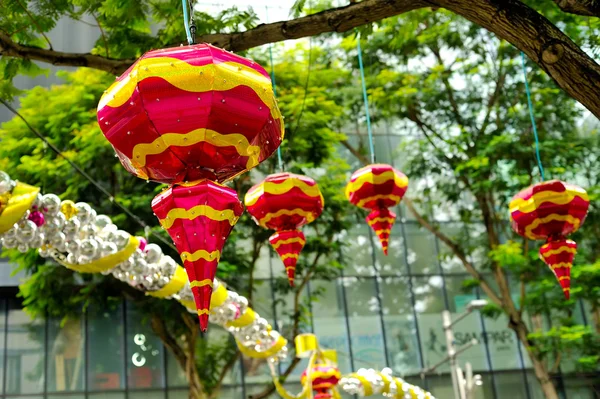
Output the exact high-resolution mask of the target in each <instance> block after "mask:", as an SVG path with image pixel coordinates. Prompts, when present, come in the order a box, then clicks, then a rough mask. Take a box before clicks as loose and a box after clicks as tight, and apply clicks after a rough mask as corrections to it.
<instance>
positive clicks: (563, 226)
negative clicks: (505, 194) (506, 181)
mask: <svg viewBox="0 0 600 399" xmlns="http://www.w3.org/2000/svg"><path fill="white" fill-rule="evenodd" d="M589 205H590V202H589V197H588V195H587V193H586V191H585V190H584V189H583V188H581V187H578V186H575V185H572V184H568V183H565V182H562V181H559V180H551V181H547V182H542V183H538V184H535V185H533V186H531V187H528V188H526V189H525V190H523V191H521V192H520V193H518V194H517V195H515V196H514V197H513V199H512V201H511V202H510V204H509V209H510V218H511V223H512V227H513V229H514V230H515V231H516V232H517V233H518V234H519V235H521V236H523V237H525V238H528V239H530V240H545V241H546V243H545V244H544V245H542V247H541V248H540V258H541V259H542V260H543V261H544V262H545V263H546V264H547V265H548V267H549V268H550V270H552V272H553V273H554V275H555V276H556V278H557V279H558V282H559V284H560V285H561V287H562V289H563V292H564V294H565V297H566V298H567V299H569V296H570V290H571V288H570V287H571V268H572V266H573V259H574V258H575V254H576V253H577V244H576V243H575V241H572V240H568V239H567V238H566V237H567V236H568V235H569V234H571V233H574V232H575V231H577V229H579V227H581V225H582V224H583V222H584V220H585V217H586V215H587V211H588V207H589Z"/></svg>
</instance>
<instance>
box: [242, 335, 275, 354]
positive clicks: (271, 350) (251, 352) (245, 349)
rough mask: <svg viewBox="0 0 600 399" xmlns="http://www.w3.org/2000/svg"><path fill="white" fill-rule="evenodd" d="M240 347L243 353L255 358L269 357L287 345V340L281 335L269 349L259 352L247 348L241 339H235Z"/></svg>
mask: <svg viewBox="0 0 600 399" xmlns="http://www.w3.org/2000/svg"><path fill="white" fill-rule="evenodd" d="M235 342H236V344H237V346H238V348H239V349H240V352H242V354H243V355H244V356H247V357H251V358H253V359H267V358H269V357H271V356H274V355H276V354H277V352H279V351H280V350H281V348H283V347H284V346H285V345H287V340H286V339H285V338H283V336H281V335H280V336H279V338H277V341H275V344H273V346H272V347H270V348H269V349H267V350H266V351H264V352H257V351H255V350H253V349H250V348H247V347H245V346H244V345H242V344H241V343H240V342H239V341H237V340H236V341H235Z"/></svg>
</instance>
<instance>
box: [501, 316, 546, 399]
mask: <svg viewBox="0 0 600 399" xmlns="http://www.w3.org/2000/svg"><path fill="white" fill-rule="evenodd" d="M510 328H511V329H513V330H514V331H515V332H516V333H517V337H519V341H521V343H522V344H523V346H524V347H525V350H526V351H527V354H528V355H529V359H530V360H531V363H532V365H533V371H534V373H535V376H536V378H537V379H538V381H539V383H540V387H541V389H542V392H543V393H544V396H545V397H546V399H558V393H557V392H556V388H555V387H554V384H553V383H552V381H551V380H550V373H548V368H547V367H546V365H545V364H544V362H543V361H542V360H540V359H538V357H537V354H536V353H535V352H534V350H533V348H532V347H531V343H530V342H529V339H528V338H527V335H528V334H529V330H528V328H527V326H526V325H525V323H523V320H520V321H519V322H517V323H514V322H513V321H512V320H511V324H510Z"/></svg>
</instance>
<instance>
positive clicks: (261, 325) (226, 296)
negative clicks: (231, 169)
mask: <svg viewBox="0 0 600 399" xmlns="http://www.w3.org/2000/svg"><path fill="white" fill-rule="evenodd" d="M0 244H1V245H2V246H3V247H4V248H16V249H18V250H19V251H20V252H23V253H25V252H28V251H30V250H37V251H38V252H39V254H40V255H41V256H42V257H45V258H52V259H54V260H55V261H56V262H58V263H59V264H61V265H63V266H65V267H67V268H69V269H71V270H74V271H77V272H79V273H102V274H104V275H109V274H110V275H112V276H114V277H115V278H117V279H118V280H121V281H124V282H126V283H128V284H129V285H131V286H132V287H134V288H136V289H139V290H141V291H145V292H146V295H150V296H154V297H157V298H164V299H174V300H176V301H178V302H180V303H181V304H182V305H183V306H184V307H185V308H186V309H187V310H188V311H189V312H190V313H193V314H196V305H195V303H194V299H193V296H192V291H191V289H190V283H189V281H188V278H187V275H186V272H185V270H184V269H183V267H181V266H180V265H179V264H177V262H175V260H173V259H172V258H171V257H170V256H167V255H165V254H163V253H162V250H161V248H160V247H159V246H158V245H156V244H148V243H146V240H145V239H144V238H142V237H134V236H132V235H130V234H129V233H127V232H125V231H123V230H119V229H118V228H117V226H115V225H114V224H113V223H112V221H111V219H110V218H109V217H108V216H106V215H98V214H97V213H96V211H95V210H94V209H93V208H92V207H91V206H90V205H88V204H86V203H84V202H78V203H74V202H72V201H69V200H64V201H61V200H60V198H59V197H58V196H56V195H54V194H40V189H39V188H37V187H33V186H30V185H27V184H24V183H21V182H15V181H13V180H11V179H10V177H9V175H8V174H6V173H5V172H3V171H0ZM210 314H211V318H210V321H211V322H212V323H215V324H218V325H220V326H221V327H223V328H224V329H225V330H226V331H228V332H230V333H231V334H233V336H234V338H235V341H236V343H237V346H238V348H239V349H240V352H241V353H242V354H243V355H244V356H247V357H250V358H256V359H267V360H268V363H269V365H270V367H271V371H272V374H273V381H274V384H275V387H276V389H277V391H278V392H279V394H280V395H281V396H282V397H284V398H291V397H294V398H313V396H312V390H311V388H312V389H314V390H316V391H318V390H319V389H321V390H324V389H331V390H332V392H333V393H332V397H333V398H335V397H339V394H338V393H337V391H335V389H336V387H339V388H341V389H342V390H344V391H346V392H347V393H350V394H356V395H359V396H371V395H374V394H383V395H384V396H388V397H393V398H396V399H435V398H434V397H433V396H432V395H431V394H430V393H428V392H425V391H423V390H421V389H420V388H418V387H415V386H412V385H410V384H407V383H406V382H404V381H403V380H401V379H399V378H394V377H392V376H391V370H389V369H385V370H384V371H382V372H377V371H375V370H372V369H368V370H366V369H360V370H358V371H357V372H356V373H352V374H349V375H347V376H344V377H341V379H340V376H339V375H338V374H339V371H336V370H337V368H336V365H335V364H336V363H337V361H336V360H335V351H331V350H321V349H320V348H319V347H318V343H317V339H316V337H315V336H314V335H312V334H302V335H300V336H298V337H297V339H296V355H297V356H298V357H309V358H310V359H312V360H311V361H310V362H309V365H310V367H308V368H307V371H306V372H305V373H304V375H303V378H302V382H303V391H302V393H301V394H299V395H292V394H289V393H288V392H287V391H285V389H284V388H283V386H282V385H281V383H280V382H279V377H278V376H277V373H276V371H275V364H277V363H278V362H279V361H280V360H283V359H285V358H287V353H288V347H287V340H286V339H285V338H284V337H283V336H282V335H281V334H280V333H279V332H278V331H276V330H274V329H273V328H272V327H271V325H269V323H268V322H267V320H266V319H264V318H262V317H260V315H259V314H258V313H256V312H255V311H254V310H253V309H252V308H251V307H250V306H248V300H247V299H246V298H245V297H243V296H241V295H239V294H238V293H236V292H234V291H229V290H227V289H226V288H225V285H224V284H223V283H222V282H220V281H218V280H216V279H215V280H214V281H213V295H212V298H211V302H210ZM324 381H325V382H324ZM338 382H339V384H338ZM315 384H320V385H315ZM323 384H325V385H323ZM328 384H329V385H328ZM319 386H321V388H319ZM324 386H328V387H329V388H323V387H324ZM319 395H320V394H317V395H315V396H314V398H317V397H323V396H319Z"/></svg>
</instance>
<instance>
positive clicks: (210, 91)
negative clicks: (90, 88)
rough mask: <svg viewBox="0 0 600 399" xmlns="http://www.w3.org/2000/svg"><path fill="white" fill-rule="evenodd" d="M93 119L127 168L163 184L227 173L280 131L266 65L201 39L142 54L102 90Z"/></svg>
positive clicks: (251, 161)
mask: <svg viewBox="0 0 600 399" xmlns="http://www.w3.org/2000/svg"><path fill="white" fill-rule="evenodd" d="M98 122H99V124H100V127H101V129H102V131H103V132H104V135H105V136H106V138H107V139H108V141H109V142H110V143H111V144H112V145H113V147H114V148H115V151H116V152H117V155H118V156H119V159H120V160H121V163H122V164H123V166H124V167H125V168H126V169H127V170H128V171H129V172H131V173H133V174H134V175H136V176H138V177H140V178H142V179H150V180H155V181H159V182H162V183H169V184H170V183H179V182H182V181H193V180H197V179H201V178H207V179H210V180H214V181H219V182H223V181H226V180H229V179H231V178H233V177H234V176H236V175H238V174H240V173H243V172H245V171H247V170H249V169H252V168H253V167H255V166H256V165H258V164H259V163H260V162H262V161H263V160H264V159H266V158H267V157H269V155H271V154H272V153H273V152H274V151H275V149H277V147H278V146H279V144H280V143H281V140H282V139H283V121H282V118H281V113H280V112H279V109H278V107H277V104H276V102H275V98H274V95H273V89H272V86H271V80H270V78H269V75H268V73H267V72H266V71H265V70H264V69H263V68H262V67H261V66H260V65H258V64H256V63H254V62H253V61H250V60H247V59H245V58H243V57H240V56H237V55H235V54H231V53H229V52H227V51H225V50H221V49H218V48H216V47H213V46H211V45H208V44H197V45H192V46H185V47H175V48H170V49H162V50H155V51H151V52H148V53H146V54H144V55H143V56H142V57H141V58H140V59H139V60H137V61H136V63H135V64H133V65H132V66H131V67H130V68H129V70H127V71H126V72H125V73H124V74H123V75H122V76H121V77H120V78H119V79H117V81H116V82H115V83H114V84H113V85H112V86H111V87H110V88H109V89H108V90H107V92H106V93H105V94H104V96H102V99H101V100H100V103H99V105H98Z"/></svg>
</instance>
